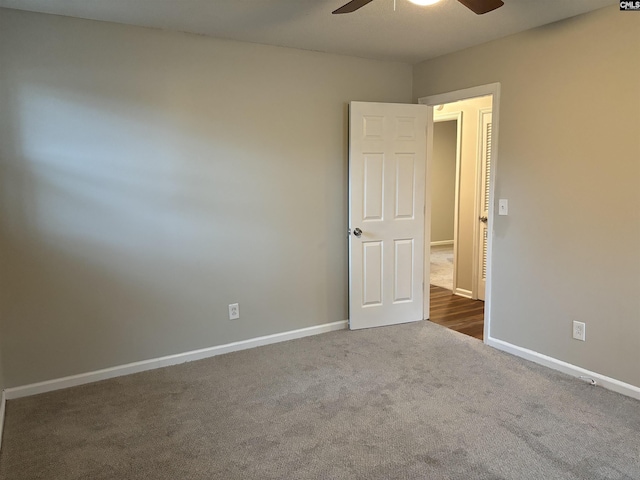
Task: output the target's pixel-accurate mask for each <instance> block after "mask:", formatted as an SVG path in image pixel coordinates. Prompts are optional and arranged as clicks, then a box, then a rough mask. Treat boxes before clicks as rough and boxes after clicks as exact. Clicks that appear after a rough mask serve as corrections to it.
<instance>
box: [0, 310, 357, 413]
mask: <svg viewBox="0 0 640 480" xmlns="http://www.w3.org/2000/svg"><path fill="white" fill-rule="evenodd" d="M347 323H348V321H347V320H343V321H340V322H333V323H325V324H323V325H317V326H314V327H307V328H301V329H298V330H291V331H289V332H283V333H275V334H273V335H266V336H264V337H257V338H251V339H249V340H242V341H240V342H233V343H227V344H226V345H218V346H216V347H209V348H203V349H200V350H193V351H191V352H185V353H178V354H176V355H168V356H166V357H160V358H152V359H150V360H143V361H140V362H134V363H128V364H126V365H119V366H117V367H111V368H105V369H102V370H96V371H94V372H87V373H81V374H79V375H71V376H69V377H63V378H57V379H54V380H47V381H45V382H39V383H32V384H30V385H23V386H21V387H13V388H7V389H6V390H5V392H4V393H5V394H6V398H7V400H12V399H14V398H21V397H28V396H30V395H37V394H39V393H45V392H51V391H53V390H60V389H63V388H69V387H76V386H78V385H84V384H87V383H93V382H98V381H100V380H107V379H109V378H114V377H120V376H123V375H130V374H132V373H139V372H144V371H147V370H153V369H156V368H162V367H168V366H171V365H178V364H180V363H185V362H192V361H194V360H202V359H204V358H209V357H215V356H216V355H222V354H224V353H230V352H236V351H239V350H246V349H249V348H255V347H261V346H263V345H270V344H272V343H279V342H285V341H287V340H294V339H296V338H303V337H309V336H311V335H318V334H320V333H326V332H332V331H334V330H344V329H345V328H347ZM4 398H5V395H3V401H4ZM3 405H4V404H3ZM3 411H4V410H3Z"/></svg>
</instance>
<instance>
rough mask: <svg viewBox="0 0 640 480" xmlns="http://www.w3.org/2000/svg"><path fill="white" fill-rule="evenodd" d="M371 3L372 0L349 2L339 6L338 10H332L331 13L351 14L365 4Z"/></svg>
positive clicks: (353, 0) (352, 0)
mask: <svg viewBox="0 0 640 480" xmlns="http://www.w3.org/2000/svg"><path fill="white" fill-rule="evenodd" d="M371 2H373V0H351V1H350V2H349V3H347V4H346V5H343V6H341V7H340V8H339V9H337V10H334V11H333V12H331V13H333V14H336V13H351V12H355V11H356V10H358V9H359V8H362V7H364V6H365V5H366V4H367V3H371Z"/></svg>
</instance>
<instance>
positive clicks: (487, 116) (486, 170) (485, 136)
mask: <svg viewBox="0 0 640 480" xmlns="http://www.w3.org/2000/svg"><path fill="white" fill-rule="evenodd" d="M481 125H482V144H481V164H482V173H481V182H482V185H481V189H480V219H479V220H480V242H479V249H480V251H479V252H478V253H479V255H478V260H479V265H478V299H480V300H484V297H485V289H486V284H487V241H488V238H487V235H488V228H487V226H488V218H489V187H490V185H491V184H490V179H491V129H492V123H491V111H484V112H481Z"/></svg>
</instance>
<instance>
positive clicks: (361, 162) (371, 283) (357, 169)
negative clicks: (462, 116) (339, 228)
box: [349, 102, 427, 329]
mask: <svg viewBox="0 0 640 480" xmlns="http://www.w3.org/2000/svg"><path fill="white" fill-rule="evenodd" d="M426 126H427V107H426V106H425V105H404V104H385V103H364V102H352V103H351V105H350V138H349V140H350V143H349V197H350V198H349V221H350V229H351V231H352V232H353V231H354V230H355V229H356V228H359V229H361V230H362V234H361V235H360V236H356V235H354V234H353V233H352V234H351V235H350V236H349V262H350V265H349V266H350V269H349V297H350V298H349V328H351V329H358V328H367V327H375V326H382V325H393V324H397V323H405V322H412V321H417V320H422V317H423V300H424V299H423V278H424V277H423V275H424V268H425V266H424V222H425V215H424V202H425V168H426Z"/></svg>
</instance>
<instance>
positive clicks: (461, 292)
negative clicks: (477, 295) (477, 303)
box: [453, 288, 473, 298]
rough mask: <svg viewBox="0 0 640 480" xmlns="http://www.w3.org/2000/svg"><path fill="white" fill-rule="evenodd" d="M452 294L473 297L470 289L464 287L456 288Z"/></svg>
mask: <svg viewBox="0 0 640 480" xmlns="http://www.w3.org/2000/svg"><path fill="white" fill-rule="evenodd" d="M453 294H454V295H458V296H459V297H464V298H473V297H472V295H471V290H465V289H464V288H456V290H455V291H454V292H453Z"/></svg>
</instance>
